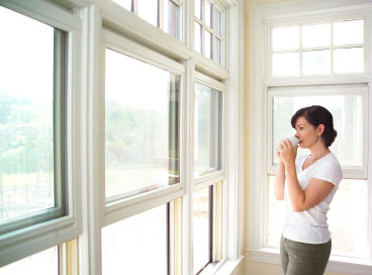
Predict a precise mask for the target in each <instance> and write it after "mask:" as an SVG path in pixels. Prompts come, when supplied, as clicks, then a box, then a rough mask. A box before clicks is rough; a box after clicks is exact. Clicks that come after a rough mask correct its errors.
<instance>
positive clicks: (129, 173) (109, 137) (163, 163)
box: [105, 49, 180, 200]
mask: <svg viewBox="0 0 372 275" xmlns="http://www.w3.org/2000/svg"><path fill="white" fill-rule="evenodd" d="M144 80H145V81H144ZM179 90H180V76H179V75H175V74H172V73H169V72H167V71H165V70H162V69H158V68H156V67H154V66H151V65H149V64H146V63H144V62H141V61H139V60H136V59H133V58H130V57H128V56H126V55H123V54H121V53H118V52H115V51H112V50H109V49H108V50H106V91H105V95H106V108H105V110H106V131H105V133H106V135H105V140H106V146H105V148H106V155H105V158H106V172H105V173H106V189H105V190H106V198H108V199H110V198H111V200H112V199H114V198H115V197H127V196H132V195H135V194H138V193H142V192H146V191H150V190H153V189H157V188H161V187H164V186H167V185H169V184H174V183H179V172H180V171H179V159H178V155H179V127H180V123H179V106H178V104H179V95H180V93H179Z"/></svg>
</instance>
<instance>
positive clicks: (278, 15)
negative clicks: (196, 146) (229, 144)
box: [246, 0, 372, 275]
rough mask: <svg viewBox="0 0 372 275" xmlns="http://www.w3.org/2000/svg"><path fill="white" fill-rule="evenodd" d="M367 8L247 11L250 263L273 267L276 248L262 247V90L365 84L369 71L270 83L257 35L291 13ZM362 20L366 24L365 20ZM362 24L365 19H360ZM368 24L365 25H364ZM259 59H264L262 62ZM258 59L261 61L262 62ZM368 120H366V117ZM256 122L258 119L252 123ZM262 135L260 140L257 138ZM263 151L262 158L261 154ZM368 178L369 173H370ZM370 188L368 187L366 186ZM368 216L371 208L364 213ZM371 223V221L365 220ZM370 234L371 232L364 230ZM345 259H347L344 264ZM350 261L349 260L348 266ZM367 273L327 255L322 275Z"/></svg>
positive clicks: (306, 4) (346, 1)
mask: <svg viewBox="0 0 372 275" xmlns="http://www.w3.org/2000/svg"><path fill="white" fill-rule="evenodd" d="M367 8H368V9H369V10H370V9H371V4H370V2H369V1H367V0H357V1H352V0H342V1H338V2H337V3H336V2H329V1H319V2H318V3H317V5H316V6H314V5H313V3H312V2H311V1H300V2H294V3H283V4H276V5H270V6H266V7H254V8H252V12H251V16H252V27H251V41H253V42H252V47H251V57H252V63H251V78H252V83H251V87H250V90H251V101H250V104H251V105H250V109H251V111H250V114H251V115H250V140H251V147H250V159H251V160H254V161H251V163H250V171H251V172H250V173H251V175H250V187H249V189H250V193H249V194H250V195H249V200H250V203H249V204H250V210H249V221H248V223H249V224H251V225H253V226H252V227H251V228H250V231H249V236H248V239H249V245H248V246H247V247H246V253H247V254H249V255H250V256H251V258H252V260H253V261H257V262H263V263H274V264H279V263H280V262H279V261H278V260H279V250H278V249H268V248H264V247H263V244H264V242H263V240H264V237H265V236H264V233H263V232H265V227H264V226H265V213H266V203H265V201H264V198H265V194H266V191H267V190H266V187H265V186H264V184H262V183H263V182H266V180H265V177H266V166H267V148H265V145H264V144H267V123H266V121H267V118H268V117H267V116H268V110H267V109H268V106H267V100H268V96H267V91H268V88H269V87H275V86H292V85H298V86H302V85H327V84H346V83H364V84H367V85H369V86H371V69H370V68H367V70H366V74H365V75H357V76H350V75H348V76H338V77H322V78H319V77H314V78H307V79H294V78H291V79H270V78H269V77H268V71H269V68H268V66H267V65H266V64H267V56H268V54H269V51H268V47H267V36H262V33H264V32H266V33H267V30H268V27H267V24H263V23H262V22H269V21H270V19H273V20H278V19H283V18H284V20H286V19H287V18H288V17H290V16H292V15H299V16H301V15H304V14H311V15H313V16H314V17H316V16H318V15H321V14H322V13H323V12H324V11H328V12H332V13H337V12H343V11H344V10H349V9H350V10H354V9H360V10H363V9H367ZM366 20H370V19H367V18H366ZM366 22H367V21H366ZM367 23H368V22H367ZM365 39H366V40H365V51H366V58H365V60H366V62H365V64H372V63H371V51H372V49H371V43H369V42H368V43H367V39H370V36H368V37H365ZM264 57H265V58H264ZM263 58H264V62H262V59H263ZM368 101H369V102H368V104H369V106H371V104H372V101H371V97H369V98H368ZM369 117H370V116H369ZM257 118H259V119H257ZM368 120H369V121H368V123H369V125H368V129H369V130H368V131H369V136H370V134H371V130H372V129H371V125H372V123H371V119H368ZM262 137H264V138H262ZM262 152H263V154H262ZM368 155H369V157H368V168H367V169H368V173H369V174H370V173H371V171H372V170H371V169H372V166H371V158H372V150H371V146H369V147H368ZM370 175H371V174H370ZM369 186H370V185H369ZM371 189H372V188H371V186H370V187H369V194H368V196H369V200H370V201H371V198H372V195H371V191H372V190H371ZM370 211H371V212H372V209H370ZM370 222H371V221H370ZM370 230H371V229H370ZM348 260H349V261H348ZM350 261H351V262H350ZM371 270H372V262H371V261H368V262H360V261H358V262H357V261H354V262H353V260H352V259H350V258H349V259H345V258H340V257H337V258H336V257H333V256H331V259H330V262H329V264H328V267H327V271H332V272H345V271H347V272H350V273H353V274H359V275H367V274H369V273H370V272H371Z"/></svg>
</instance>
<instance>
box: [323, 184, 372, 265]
mask: <svg viewBox="0 0 372 275" xmlns="http://www.w3.org/2000/svg"><path fill="white" fill-rule="evenodd" d="M368 192H369V191H368V182H367V181H366V180H351V179H350V180H349V179H344V180H342V181H341V184H340V187H339V189H338V190H337V193H336V195H335V197H334V199H333V201H332V204H331V209H330V211H329V215H328V218H329V222H328V224H329V227H330V230H331V232H332V254H333V255H340V256H349V257H356V258H364V259H370V251H371V250H370V245H369V243H370V241H369V240H370V238H369V235H370V231H369V228H370V227H369V223H368V221H369V219H370V214H369V213H370V212H369V211H368V209H369V203H368ZM345 221H346V222H345Z"/></svg>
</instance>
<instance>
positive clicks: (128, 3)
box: [112, 0, 132, 11]
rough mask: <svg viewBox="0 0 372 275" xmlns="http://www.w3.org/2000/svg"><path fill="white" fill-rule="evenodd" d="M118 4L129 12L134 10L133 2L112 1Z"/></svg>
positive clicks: (128, 0)
mask: <svg viewBox="0 0 372 275" xmlns="http://www.w3.org/2000/svg"><path fill="white" fill-rule="evenodd" d="M112 1H114V2H116V3H118V4H119V5H120V6H122V7H124V8H126V9H127V10H129V11H131V10H132V0H112Z"/></svg>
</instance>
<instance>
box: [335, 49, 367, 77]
mask: <svg viewBox="0 0 372 275" xmlns="http://www.w3.org/2000/svg"><path fill="white" fill-rule="evenodd" d="M333 71H334V72H335V73H360V72H364V49H363V48H354V49H339V50H334V51H333Z"/></svg>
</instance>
